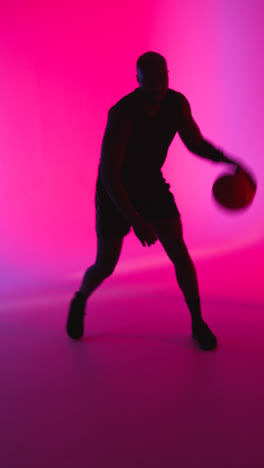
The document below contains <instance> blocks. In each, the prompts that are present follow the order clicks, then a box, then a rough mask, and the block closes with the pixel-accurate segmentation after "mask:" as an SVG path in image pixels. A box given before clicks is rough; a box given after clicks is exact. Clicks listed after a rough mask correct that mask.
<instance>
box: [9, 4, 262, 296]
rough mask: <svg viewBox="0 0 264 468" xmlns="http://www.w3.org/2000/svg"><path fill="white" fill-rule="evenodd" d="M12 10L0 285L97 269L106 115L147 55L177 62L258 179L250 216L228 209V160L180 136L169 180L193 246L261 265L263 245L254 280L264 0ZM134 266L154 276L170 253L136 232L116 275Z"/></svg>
mask: <svg viewBox="0 0 264 468" xmlns="http://www.w3.org/2000/svg"><path fill="white" fill-rule="evenodd" d="M7 5H8V4H7ZM9 5H10V6H3V5H1V6H0V69H1V74H0V99H1V112H0V153H1V159H0V203H1V205H0V216H1V228H0V237H1V243H0V249H1V267H0V268H1V284H2V287H6V285H7V284H16V283H20V284H22V283H23V281H24V282H30V281H31V282H33V281H35V280H36V279H38V280H41V279H42V278H43V280H45V279H47V278H57V279H59V278H60V279H63V278H64V279H67V278H73V277H76V278H77V277H79V278H81V275H82V273H83V271H84V269H85V268H86V267H88V266H89V265H90V264H91V263H92V262H93V261H94V258H95V248H96V235H95V207H94V191H95V182H96V175H97V168H98V163H99V157H100V147H101V140H102V137H103V132H104V128H105V124H106V118H107V112H108V109H109V108H110V107H111V106H112V105H113V104H114V103H116V102H117V101H118V100H119V99H120V98H121V97H123V96H124V95H125V94H127V93H129V92H131V91H133V90H134V88H135V87H137V82H136V76H135V75H136V70H135V63H136V59H137V58H138V56H139V55H141V54H142V53H144V52H146V51H148V50H154V51H157V52H159V53H161V54H163V55H164V56H165V57H166V59H167V63H168V69H169V87H171V88H173V89H175V90H178V91H181V92H183V93H184V94H185V95H186V97H187V98H188V99H189V101H190V103H191V107H192V112H193V116H194V118H195V120H196V121H197V123H198V125H199V127H200V129H201V131H202V133H203V135H204V136H205V137H206V138H208V139H209V140H210V141H212V142H213V143H215V144H216V145H217V146H219V147H221V148H223V149H224V150H226V151H227V152H228V153H229V154H230V155H233V156H235V157H237V158H239V159H240V160H241V161H242V162H244V164H245V165H246V166H248V167H249V168H250V169H251V170H252V172H253V173H254V174H255V175H256V177H257V181H258V192H257V195H256V198H255V201H254V204H253V205H252V207H251V208H250V209H249V210H247V211H245V212H243V213H241V214H236V215H229V214H226V213H225V212H222V211H221V210H220V209H219V208H218V207H217V206H216V205H215V204H214V203H213V200H212V197H211V187H212V184H213V182H214V180H215V178H216V177H217V176H218V175H219V174H220V173H222V172H223V171H224V170H225V166H223V165H222V166H220V165H219V166H217V165H214V164H213V163H211V162H210V161H205V160H201V159H199V158H198V157H196V156H194V155H192V154H191V153H189V152H188V150H187V149H186V148H185V147H184V145H183V144H182V142H181V140H180V139H179V137H178V136H176V137H175V139H174V141H173V143H172V145H171V147H170V149H169V153H168V157H167V161H166V163H165V165H164V167H163V174H164V176H165V178H166V180H167V181H168V182H169V183H170V184H171V190H172V192H173V193H174V196H175V199H176V202H177V204H178V206H179V208H180V211H181V213H182V219H183V225H184V234H185V239H186V242H187V244H188V246H189V249H190V252H191V254H192V256H193V258H194V260H198V259H202V258H204V259H209V258H212V257H214V256H215V257H218V258H219V256H220V257H221V256H222V255H226V254H227V253H228V252H232V251H236V252H234V253H235V254H236V255H237V254H238V252H239V250H240V249H241V255H244V254H245V252H251V253H248V255H249V257H248V258H250V259H251V267H252V247H253V251H254V252H255V254H254V255H256V260H255V263H254V268H255V270H254V269H253V272H252V275H253V277H252V282H253V281H254V282H256V281H257V278H260V276H261V275H259V274H258V273H262V265H261V263H262V262H260V259H261V258H262V259H263V251H264V248H263V244H264V241H263V239H264V222H263V202H264V191H263V172H264V171H263V169H264V163H263V154H264V143H263V136H262V133H263V98H264V88H263V82H264V65H263V44H264V32H263V25H262V18H263V15H264V4H263V2H261V1H260V0H259V1H257V0H233V1H231V2H230V1H229V0H223V1H222V2H219V1H211V0H200V1H199V2H197V1H196V0H186V1H185V2H175V1H174V0H163V1H161V0H159V1H157V0H155V1H154V0H145V1H144V0H143V1H142V0H141V1H138V0H134V2H133V3H131V2H129V3H128V4H127V3H126V2H123V1H121V0H114V1H112V2H108V1H104V0H103V1H101V2H98V3H97V2H93V5H90V2H87V1H84V0H83V1H80V0H79V1H76V0H75V1H74V2H73V1H67V0H66V1H64V2H59V1H58V0H53V1H52V2H48V1H45V2H44V1H43V2H38V1H34V2H33V1H32V2H26V1H25V2H17V3H14V2H13V3H10V4H9ZM11 5H12V6H11ZM256 246H257V247H258V248H256ZM245 249H246V250H245ZM247 249H248V250H247ZM243 252H244V253H243ZM258 252H261V255H262V256H261V255H260V256H258ZM257 257H258V258H257ZM243 258H244V262H246V261H247V259H246V258H245V257H243ZM258 260H259V263H258ZM137 262H138V265H140V268H142V267H143V268H146V269H147V268H148V267H150V268H151V267H155V265H156V266H157V267H159V266H162V265H163V263H166V262H168V260H167V258H166V257H165V254H164V253H163V250H162V248H161V246H160V245H158V244H156V245H155V246H153V247H151V249H147V248H145V249H144V248H143V247H142V246H141V244H140V243H139V241H138V239H137V238H136V237H135V236H134V234H133V233H131V234H130V235H129V236H127V238H126V241H125V244H124V249H123V252H122V256H121V259H120V264H119V265H118V268H120V271H121V270H122V268H123V270H124V269H125V270H127V271H129V269H130V268H132V269H133V268H134V267H135V265H136V264H137ZM244 265H245V263H244ZM252 268H253V267H252ZM234 274H235V272H234ZM78 275H79V276H78ZM259 281H260V280H259ZM261 295H262V292H261V291H260V290H259V299H261V298H262V299H263V295H262V297H261Z"/></svg>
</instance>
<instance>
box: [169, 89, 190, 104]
mask: <svg viewBox="0 0 264 468" xmlns="http://www.w3.org/2000/svg"><path fill="white" fill-rule="evenodd" d="M167 95H168V98H169V99H170V100H171V101H172V102H173V103H176V104H179V105H186V104H188V100H187V98H186V96H185V95H184V94H183V93H181V92H179V91H175V90H174V89H171V88H169V89H168V91H167Z"/></svg>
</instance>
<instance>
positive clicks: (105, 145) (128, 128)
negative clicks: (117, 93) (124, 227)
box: [100, 110, 138, 224]
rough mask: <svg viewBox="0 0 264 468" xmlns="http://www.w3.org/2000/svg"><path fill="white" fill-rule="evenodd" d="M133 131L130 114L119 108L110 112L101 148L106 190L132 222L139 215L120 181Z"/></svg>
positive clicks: (131, 222)
mask: <svg viewBox="0 0 264 468" xmlns="http://www.w3.org/2000/svg"><path fill="white" fill-rule="evenodd" d="M131 132H132V123H131V122H130V120H129V118H128V116H127V115H126V114H125V113H123V112H120V111H117V110H114V111H113V110H110V111H109V112H108V121H107V125H106V129H105V133H104V137H103V142H102V148H101V162H100V168H101V178H102V182H103V185H104V187H105V190H106V191H107V193H108V195H109V197H110V198H111V200H112V201H113V203H114V204H115V205H116V206H117V208H118V209H119V210H120V211H121V212H122V214H123V216H124V217H125V218H126V219H127V220H128V222H129V223H130V224H133V223H134V222H135V220H136V218H137V216H138V214H137V212H136V210H135V209H134V207H133V206H132V204H131V203H130V200H129V199H128V196H127V193H126V191H125V189H124V187H123V185H122V184H121V182H120V178H119V175H120V171H121V168H122V163H123V160H124V155H125V149H126V144H127V141H128V139H129V137H130V135H131Z"/></svg>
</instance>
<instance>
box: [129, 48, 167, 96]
mask: <svg viewBox="0 0 264 468" xmlns="http://www.w3.org/2000/svg"><path fill="white" fill-rule="evenodd" d="M136 77H137V81H138V83H139V86H140V88H141V89H142V91H143V92H144V95H145V96H146V97H147V98H148V99H149V100H150V101H152V102H159V101H160V100H161V99H162V98H163V97H164V96H165V94H166V92H167V90H168V70H167V63H166V60H165V58H164V57H163V56H162V55H160V54H158V53H156V52H146V53H145V54H143V55H141V56H140V57H139V58H138V59H137V75H136Z"/></svg>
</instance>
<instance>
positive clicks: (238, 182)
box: [212, 168, 257, 210]
mask: <svg viewBox="0 0 264 468" xmlns="http://www.w3.org/2000/svg"><path fill="white" fill-rule="evenodd" d="M256 188H257V186H256V183H255V181H254V180H253V178H252V177H251V176H250V175H249V174H248V173H247V172H245V171H244V170H243V169H241V168H238V170H237V171H236V173H235V174H226V175H222V176H221V177H219V178H217V179H216V181H215V182H214V184H213V188H212V192H213V196H214V198H215V200H216V201H217V202H218V203H219V204H220V205H221V206H222V207H224V208H227V209H229V210H240V209H243V208H247V207H248V206H249V205H251V203H252V202H253V200H254V197H255V193H256Z"/></svg>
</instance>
